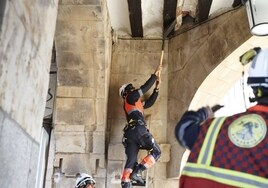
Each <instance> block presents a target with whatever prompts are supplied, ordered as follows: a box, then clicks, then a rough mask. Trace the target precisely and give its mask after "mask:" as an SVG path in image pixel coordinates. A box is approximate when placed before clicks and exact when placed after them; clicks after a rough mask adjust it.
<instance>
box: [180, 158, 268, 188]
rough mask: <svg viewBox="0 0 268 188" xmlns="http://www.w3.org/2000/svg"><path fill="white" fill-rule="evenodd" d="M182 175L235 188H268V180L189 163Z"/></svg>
mask: <svg viewBox="0 0 268 188" xmlns="http://www.w3.org/2000/svg"><path fill="white" fill-rule="evenodd" d="M182 174H183V175H185V176H189V177H200V178H205V179H209V180H211V181H215V182H219V183H223V184H227V185H232V186H235V187H243V188H255V187H256V188H257V187H258V188H260V187H263V188H266V187H268V180H267V179H266V178H263V177H259V176H255V175H252V174H247V173H243V172H237V171H234V170H227V169H222V168H217V167H212V166H207V165H202V164H195V163H187V164H186V165H185V167H184V169H183V172H182Z"/></svg>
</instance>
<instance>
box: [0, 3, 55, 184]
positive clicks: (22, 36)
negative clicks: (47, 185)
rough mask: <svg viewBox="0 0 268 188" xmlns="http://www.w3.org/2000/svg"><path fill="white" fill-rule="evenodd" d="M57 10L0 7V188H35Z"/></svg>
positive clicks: (49, 7) (39, 6)
mask: <svg viewBox="0 0 268 188" xmlns="http://www.w3.org/2000/svg"><path fill="white" fill-rule="evenodd" d="M57 6H58V1H57V0H48V1H35V0H27V1H16V0H10V1H7V0H3V1H1V3H0V46H1V48H0V153H1V154H0V161H1V162H0V163H1V169H0V185H1V187H16V186H18V185H19V186H20V187H21V188H33V187H35V181H36V176H37V165H38V155H39V143H40V137H41V127H42V123H43V116H44V111H45V104H46V97H47V90H48V83H49V70H50V64H51V53H52V46H53V38H54V32H55V25H56V16H57ZM14 178H15V179H16V180H14Z"/></svg>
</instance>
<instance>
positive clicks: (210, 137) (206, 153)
mask: <svg viewBox="0 0 268 188" xmlns="http://www.w3.org/2000/svg"><path fill="white" fill-rule="evenodd" d="M225 119H226V117H220V118H216V119H214V120H213V122H212V123H211V124H210V126H209V128H208V131H207V134H206V137H205V140H204V143H203V145H202V148H201V150H200V153H199V156H198V160H197V163H198V164H206V165H210V163H211V159H212V155H213V151H214V148H215V144H216V140H217V137H218V133H219V131H220V128H221V126H222V124H223V122H224V120H225Z"/></svg>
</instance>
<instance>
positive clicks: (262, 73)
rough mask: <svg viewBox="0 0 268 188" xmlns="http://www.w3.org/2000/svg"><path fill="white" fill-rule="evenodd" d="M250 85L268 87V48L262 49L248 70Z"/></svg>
mask: <svg viewBox="0 0 268 188" xmlns="http://www.w3.org/2000/svg"><path fill="white" fill-rule="evenodd" d="M247 83H248V85H249V86H251V87H258V86H262V87H268V49H264V50H261V51H260V52H259V53H258V54H257V55H256V56H255V57H254V59H253V61H252V63H251V65H250V67H249V71H248V81H247Z"/></svg>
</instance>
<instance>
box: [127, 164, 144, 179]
mask: <svg viewBox="0 0 268 188" xmlns="http://www.w3.org/2000/svg"><path fill="white" fill-rule="evenodd" d="M145 169H146V167H145V166H144V165H142V164H137V165H136V166H135V168H134V170H133V172H132V173H131V174H130V179H131V180H134V181H136V182H137V183H140V184H144V180H143V179H142V177H141V172H142V171H144V170H145Z"/></svg>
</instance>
